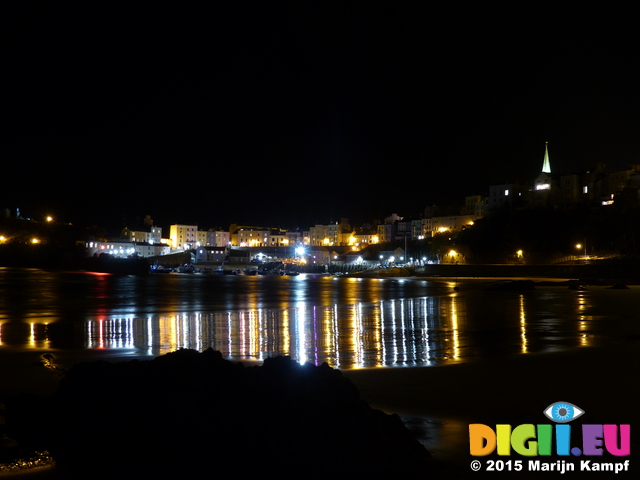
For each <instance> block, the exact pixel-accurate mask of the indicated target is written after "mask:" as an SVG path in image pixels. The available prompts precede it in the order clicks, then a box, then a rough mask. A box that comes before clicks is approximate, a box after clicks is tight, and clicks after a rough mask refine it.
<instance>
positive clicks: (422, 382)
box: [0, 338, 640, 478]
mask: <svg viewBox="0 0 640 480" xmlns="http://www.w3.org/2000/svg"><path fill="white" fill-rule="evenodd" d="M638 346H640V343H639V341H638V340H636V339H632V338H631V339H627V341H626V342H622V343H620V344H619V345H616V346H615V347H607V348H597V347H589V348H579V349H574V350H569V351H561V352H556V353H545V354H526V355H515V356H512V357H508V358H504V357H502V358H499V359H498V358H496V359H493V360H481V361H477V362H472V363H460V364H452V365H445V366H434V367H410V368H409V367H408V368H375V369H356V370H344V371H343V375H345V376H346V377H347V378H349V379H350V380H351V381H352V382H353V383H354V384H355V385H356V386H357V387H358V388H359V390H360V394H361V397H362V398H363V399H364V400H365V401H367V402H368V403H369V404H370V405H371V406H373V407H375V408H379V409H381V410H383V411H385V412H387V413H397V414H399V415H401V416H402V418H403V419H404V420H405V423H407V424H408V426H409V428H410V429H413V430H414V431H415V432H416V436H418V438H420V439H421V440H422V441H423V443H424V444H425V446H426V447H427V448H428V449H429V450H430V451H431V452H432V454H433V457H434V459H435V460H436V461H437V462H441V463H442V465H443V467H442V470H441V472H440V474H439V475H438V478H478V477H479V476H482V477H483V478H484V475H486V476H487V478H488V477H490V476H492V474H490V473H489V472H477V473H474V472H472V471H471V470H470V468H469V464H470V462H471V460H473V459H474V457H471V456H470V454H469V439H468V424H470V423H483V424H486V425H489V426H491V425H494V426H495V424H498V423H499V424H510V425H512V426H514V427H515V426H516V425H519V424H524V423H532V424H539V423H550V421H549V420H548V419H547V418H546V417H545V416H544V415H543V410H544V409H545V408H546V407H548V406H549V405H550V404H552V403H554V402H558V401H566V402H571V403H573V404H575V405H577V406H578V407H580V408H581V409H582V410H584V411H585V413H584V416H583V417H582V418H581V420H578V421H577V422H576V423H580V422H584V423H589V424H599V423H602V424H606V423H611V424H631V425H632V428H631V443H632V445H631V452H632V454H631V457H628V458H630V459H631V464H633V460H634V453H635V452H637V451H639V449H640V441H639V440H640V439H639V437H638V434H637V430H635V429H634V427H635V426H636V425H638V424H639V423H638V420H640V411H639V410H638V409H637V408H636V407H637V405H638V400H640V387H639V386H638V384H637V382H636V380H635V378H634V377H636V375H637V372H638V371H640V370H639V367H640V358H639V357H638ZM40 353H41V352H37V351H33V352H26V353H15V352H11V351H10V350H8V349H0V365H2V368H1V369H0V396H5V395H11V394H16V393H20V392H29V393H34V394H38V395H42V396H48V395H50V394H52V393H53V392H54V391H55V389H56V387H57V384H58V382H59V379H60V378H61V377H60V374H59V372H56V371H54V370H51V369H47V368H45V367H44V366H42V365H41V364H40V357H39V356H40ZM55 355H57V356H56V361H57V362H58V364H59V365H60V366H61V367H64V368H69V367H70V366H71V365H72V364H74V363H76V362H80V361H84V360H97V359H108V360H112V361H119V360H127V359H131V357H122V356H115V355H110V356H109V355H108V356H105V355H104V354H103V352H100V351H86V352H82V354H78V353H71V352H59V353H58V354H55ZM139 358H146V359H150V358H149V357H139ZM576 428H579V427H576ZM491 458H496V457H491ZM515 458H519V457H517V455H516V456H514V459H515ZM552 458H553V460H554V461H555V460H556V457H552ZM609 458H610V457H609ZM567 460H573V461H577V459H576V458H575V457H573V458H571V457H570V458H568V459H567ZM580 473H581V474H583V475H584V472H576V475H578V474H580ZM606 473H609V474H611V473H612V472H605V473H602V474H603V475H604V474H606ZM624 473H625V472H621V474H624ZM497 474H499V472H493V475H497ZM513 474H514V475H515V472H513ZM529 474H530V475H533V476H535V475H539V474H540V472H535V473H533V474H531V473H530V472H529ZM626 474H627V475H631V473H630V472H626ZM33 475H34V476H37V477H34V478H41V477H42V476H47V477H51V475H52V472H46V471H44V472H36V473H34V474H33ZM566 476H567V474H565V475H564V477H566ZM21 478H24V476H21ZM51 478H55V477H51ZM517 478H528V475H527V473H526V472H518V477H517ZM576 478H580V477H579V476H576Z"/></svg>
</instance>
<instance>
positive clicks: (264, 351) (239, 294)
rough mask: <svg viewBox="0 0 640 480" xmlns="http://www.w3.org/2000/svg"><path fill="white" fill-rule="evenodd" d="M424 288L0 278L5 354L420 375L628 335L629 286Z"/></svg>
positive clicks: (0, 336)
mask: <svg viewBox="0 0 640 480" xmlns="http://www.w3.org/2000/svg"><path fill="white" fill-rule="evenodd" d="M455 285H456V283H453V282H446V281H441V282H431V281H424V280H418V279H412V280H405V279H384V280H378V279H357V278H327V277H314V276H306V277H304V276H300V277H293V278H291V277H226V276H225V277H217V276H205V275H190V276H189V275H173V274H171V275H167V276H150V277H115V276H109V275H90V274H82V273H64V272H63V273H51V272H44V271H38V270H36V271H30V270H21V269H0V294H1V295H2V300H3V302H2V304H0V348H2V347H3V346H8V345H11V346H14V347H15V346H18V347H19V348H24V349H41V350H48V349H74V350H83V349H101V350H110V351H114V350H133V351H136V352H138V353H139V354H142V355H153V356H156V355H161V354H164V353H167V352H170V351H173V350H176V349H178V348H193V349H197V350H203V349H206V348H209V347H212V348H214V349H216V350H220V351H221V352H222V353H223V355H224V356H225V357H228V358H233V359H239V360H263V359H264V358H267V357H270V356H275V355H290V356H292V357H293V358H295V359H296V360H298V361H300V362H312V363H315V364H320V363H322V362H327V363H329V365H331V366H333V367H338V368H342V369H347V368H359V367H377V366H413V365H416V366H425V365H434V364H440V363H446V362H461V361H473V360H474V359H479V358H484V357H488V356H492V355H500V354H508V353H533V352H541V351H548V350H554V349H561V348H570V347H580V346H589V345H593V344H594V343H595V342H602V341H604V340H605V339H609V338H611V337H615V336H616V335H618V336H620V335H622V336H624V335H635V334H637V333H638V331H637V330H638V327H637V324H638V322H637V321H636V320H637V319H636V318H635V317H633V318H632V320H633V321H632V322H628V321H627V322H626V323H625V321H624V320H625V319H627V320H628V319H629V314H628V312H637V311H640V309H639V308H638V307H639V305H638V300H637V298H638V296H637V295H635V294H634V293H637V291H635V292H634V291H633V289H636V288H637V287H632V291H613V290H605V289H604V288H599V289H597V288H594V289H590V290H587V291H570V290H568V289H567V288H566V287H543V288H536V290H534V291H530V292H488V291H485V290H484V287H486V284H480V283H473V282H467V283H464V282H460V283H458V285H459V286H461V288H460V290H459V291H454V289H453V287H454V286H455Z"/></svg>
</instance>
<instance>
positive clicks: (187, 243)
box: [169, 224, 198, 250]
mask: <svg viewBox="0 0 640 480" xmlns="http://www.w3.org/2000/svg"><path fill="white" fill-rule="evenodd" d="M169 238H170V239H171V247H172V248H173V249H174V250H189V249H191V248H196V245H197V242H198V226H197V225H180V224H176V225H171V227H170V228H169Z"/></svg>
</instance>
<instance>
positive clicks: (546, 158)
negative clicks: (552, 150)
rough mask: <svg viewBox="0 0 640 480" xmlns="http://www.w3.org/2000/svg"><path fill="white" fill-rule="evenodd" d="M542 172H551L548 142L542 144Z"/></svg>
mask: <svg viewBox="0 0 640 480" xmlns="http://www.w3.org/2000/svg"><path fill="white" fill-rule="evenodd" d="M542 171H543V173H551V162H549V142H545V145H544V161H543V162H542Z"/></svg>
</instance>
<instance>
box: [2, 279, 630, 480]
mask: <svg viewBox="0 0 640 480" xmlns="http://www.w3.org/2000/svg"><path fill="white" fill-rule="evenodd" d="M497 282H498V280H495V279H467V280H464V281H463V282H458V281H456V280H448V279H443V278H431V279H422V278H385V279H375V278H354V277H349V276H342V277H329V276H319V275H300V276H297V277H288V276H282V277H281V276H226V275H225V276H218V275H205V274H174V273H172V274H157V275H148V276H117V275H109V274H95V273H87V272H59V271H47V270H38V269H15V268H0V360H1V364H0V377H2V382H0V391H2V389H3V388H4V389H5V391H15V390H16V388H17V390H18V391H20V389H21V388H24V387H28V386H29V385H30V384H32V383H37V382H38V381H39V380H38V379H40V380H43V381H49V380H50V378H48V377H47V376H45V374H44V373H43V371H44V370H45V369H43V368H41V367H40V369H38V368H36V367H29V368H31V370H29V371H30V372H31V373H29V377H28V378H25V377H24V375H22V374H19V375H16V374H14V375H12V374H11V370H12V369H14V367H15V366H16V364H17V362H14V361H13V360H12V358H18V357H20V356H22V357H24V358H29V359H30V360H29V362H33V358H37V357H38V355H41V354H45V353H50V354H52V355H54V357H55V358H56V359H63V360H64V359H65V358H67V359H73V360H74V361H78V360H82V359H89V360H90V359H98V358H107V359H127V358H138V359H151V358H153V357H155V356H158V355H162V354H164V353H167V352H170V351H174V350H176V349H179V348H193V349H197V350H204V349H206V348H209V347H212V348H213V349H216V350H219V351H221V352H222V353H223V355H224V356H225V357H226V358H228V359H231V360H238V361H243V362H260V361H262V360H264V359H265V358H267V357H270V356H276V355H290V356H291V357H293V358H294V359H295V360H297V361H299V362H301V363H303V362H311V363H314V364H317V365H319V364H321V363H323V362H327V363H328V364H329V365H330V366H332V367H335V368H339V369H341V370H343V371H344V372H345V375H347V376H348V377H349V378H351V379H353V380H354V381H356V383H357V384H358V385H359V387H360V388H361V389H362V391H363V392H365V393H366V395H368V396H369V398H368V400H373V401H374V406H376V407H378V406H379V407H380V408H385V407H386V406H388V407H389V408H388V410H389V412H398V413H401V416H402V419H403V420H404V422H405V424H406V425H408V426H409V427H410V428H411V429H412V430H413V431H414V434H415V435H416V436H417V438H418V439H419V440H420V441H421V442H422V443H423V444H424V445H425V446H426V447H427V448H428V449H429V450H430V451H431V452H432V454H433V455H434V458H436V459H439V460H440V461H442V462H444V463H446V464H448V465H450V469H449V470H447V471H446V472H448V473H450V475H449V476H446V475H444V476H443V477H442V478H467V476H466V475H467V474H468V472H469V470H468V463H469V461H468V458H469V456H468V438H467V428H468V423H469V421H471V420H472V421H480V422H481V421H483V420H482V417H481V416H474V415H477V414H478V413H483V412H489V411H491V412H493V413H492V414H495V411H496V408H498V407H496V406H501V405H504V408H503V407H499V408H500V410H504V412H503V416H504V418H502V417H501V420H502V421H507V422H509V421H512V420H511V419H512V418H515V417H514V414H513V412H516V414H520V413H521V412H525V413H529V412H533V413H536V412H537V413H538V414H537V417H540V415H541V414H540V412H538V410H540V411H541V409H542V408H544V407H545V406H547V405H548V403H550V402H552V401H557V400H571V399H574V400H576V401H577V402H578V403H579V404H580V406H581V407H583V408H587V409H588V410H589V414H590V416H591V417H595V418H597V415H598V414H602V415H604V414H605V413H606V412H607V411H608V410H609V409H608V408H607V406H608V405H609V403H608V402H607V401H606V399H605V398H602V397H603V395H605V396H606V395H609V394H611V395H613V396H614V397H615V398H616V405H617V406H622V407H625V406H626V407H628V408H626V407H625V408H622V412H623V413H620V415H617V416H615V418H614V421H615V422H618V421H622V420H624V421H629V418H632V422H631V423H633V419H635V416H631V417H630V415H635V414H633V413H632V414H629V413H628V412H634V411H635V410H634V409H633V408H631V406H632V405H635V404H636V402H637V399H638V392H637V391H636V390H634V389H632V388H631V385H632V384H631V383H629V381H628V375H629V374H630V373H631V372H632V371H633V370H634V368H635V367H634V365H637V363H638V362H637V361H635V360H633V361H631V360H632V359H635V358H636V354H635V352H636V350H635V348H636V347H635V346H636V345H637V339H640V322H639V320H640V295H639V293H640V286H635V285H631V286H629V288H628V289H620V290H618V289H611V288H608V287H606V286H588V287H587V289H586V290H572V289H569V288H568V286H567V285H566V283H561V282H558V283H555V284H553V283H545V284H537V285H536V287H535V288H534V289H533V290H527V291H500V290H490V289H488V287H491V286H492V285H495V284H496V283H497ZM456 287H457V288H456ZM590 347H595V348H590ZM576 352H585V353H587V352H596V353H595V355H594V354H593V353H591V354H588V355H587V356H582V355H578V354H577V353H576ZM598 352H607V353H608V354H611V353H612V352H614V353H615V354H616V355H617V356H614V355H610V357H611V358H609V359H608V360H607V359H604V358H602V359H600V357H599V355H600V353H598ZM547 354H548V355H547ZM614 357H615V358H614ZM514 359H521V360H524V361H520V360H519V361H514ZM605 360H607V361H606V363H605ZM487 362H488V363H487ZM601 364H604V367H602V368H600V367H598V365H601ZM474 365H477V366H478V367H480V368H479V370H478V369H475V368H471V369H469V368H467V367H474ZM487 365H489V366H488V367H487ZM63 366H66V365H63ZM439 366H444V367H445V370H446V371H444V370H442V369H440V370H439V369H438V368H426V369H424V368H418V367H439ZM449 366H450V367H449ZM385 367H401V369H400V371H399V370H398V369H397V368H396V369H392V368H385ZM449 368H452V369H453V370H449ZM371 370H375V371H376V372H377V374H376V375H374V376H373V377H371V376H369V375H368V373H369V372H370V371H371ZM627 370H628V371H627ZM413 372H416V373H417V375H409V376H407V375H405V373H413ZM429 372H434V374H433V375H431V374H429ZM5 373H6V374H5ZM381 373H382V375H380V374H381ZM387 373H388V374H387ZM360 374H364V376H362V375H360ZM483 379H484V380H483ZM594 381H595V383H594V384H595V385H597V386H598V387H597V388H596V389H592V388H591V387H590V385H591V382H594ZM9 382H15V385H13V386H14V387H15V388H14V389H11V388H9V387H11V385H8V383H9ZM543 383H544V384H545V385H546V386H545V388H544V389H538V388H536V389H535V391H534V390H532V388H533V386H538V385H541V384H543ZM5 384H7V385H5ZM486 391H493V393H492V394H491V395H490V396H488V397H487V398H485V399H484V400H482V399H481V398H480V397H478V396H477V392H486ZM525 391H527V392H528V394H527V395H524V396H522V395H521V396H519V397H518V401H514V400H513V398H512V396H511V395H512V394H513V392H525ZM536 392H537V394H536ZM562 392H565V394H564V395H563V394H562ZM567 392H568V393H570V395H567V394H566V393H567ZM611 392H617V393H611ZM366 395H365V396H366ZM557 395H560V396H562V397H563V398H559V397H558V398H556V396H557ZM565 396H566V397H568V398H564V397H565ZM569 397H570V398H569ZM507 398H508V399H510V400H509V402H508V403H507V404H504V402H502V401H501V400H502V399H507ZM607 398H608V397H607ZM470 399H473V401H471V400H470ZM376 402H378V403H377V404H376ZM589 402H591V403H589ZM434 407H435V408H436V410H438V409H440V410H442V411H445V410H446V414H445V415H444V416H442V415H440V416H439V415H435V416H434V415H431V414H430V412H432V411H433V410H432V409H433V408H434ZM470 407H475V408H473V409H472V410H473V412H474V415H472V416H471V417H468V416H467V415H465V414H466V413H468V412H469V408H470ZM402 409H404V410H405V411H404V412H402V411H401V410H402ZM410 411H412V412H417V414H412V413H410ZM421 412H422V413H421ZM451 412H454V414H453V416H452V415H451V414H450V413H451ZM458 414H459V415H458ZM537 417H536V420H535V421H540V419H539V418H537ZM618 417H619V418H620V419H621V420H618ZM634 442H636V440H634ZM475 476H476V477H477V476H478V475H475Z"/></svg>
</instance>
